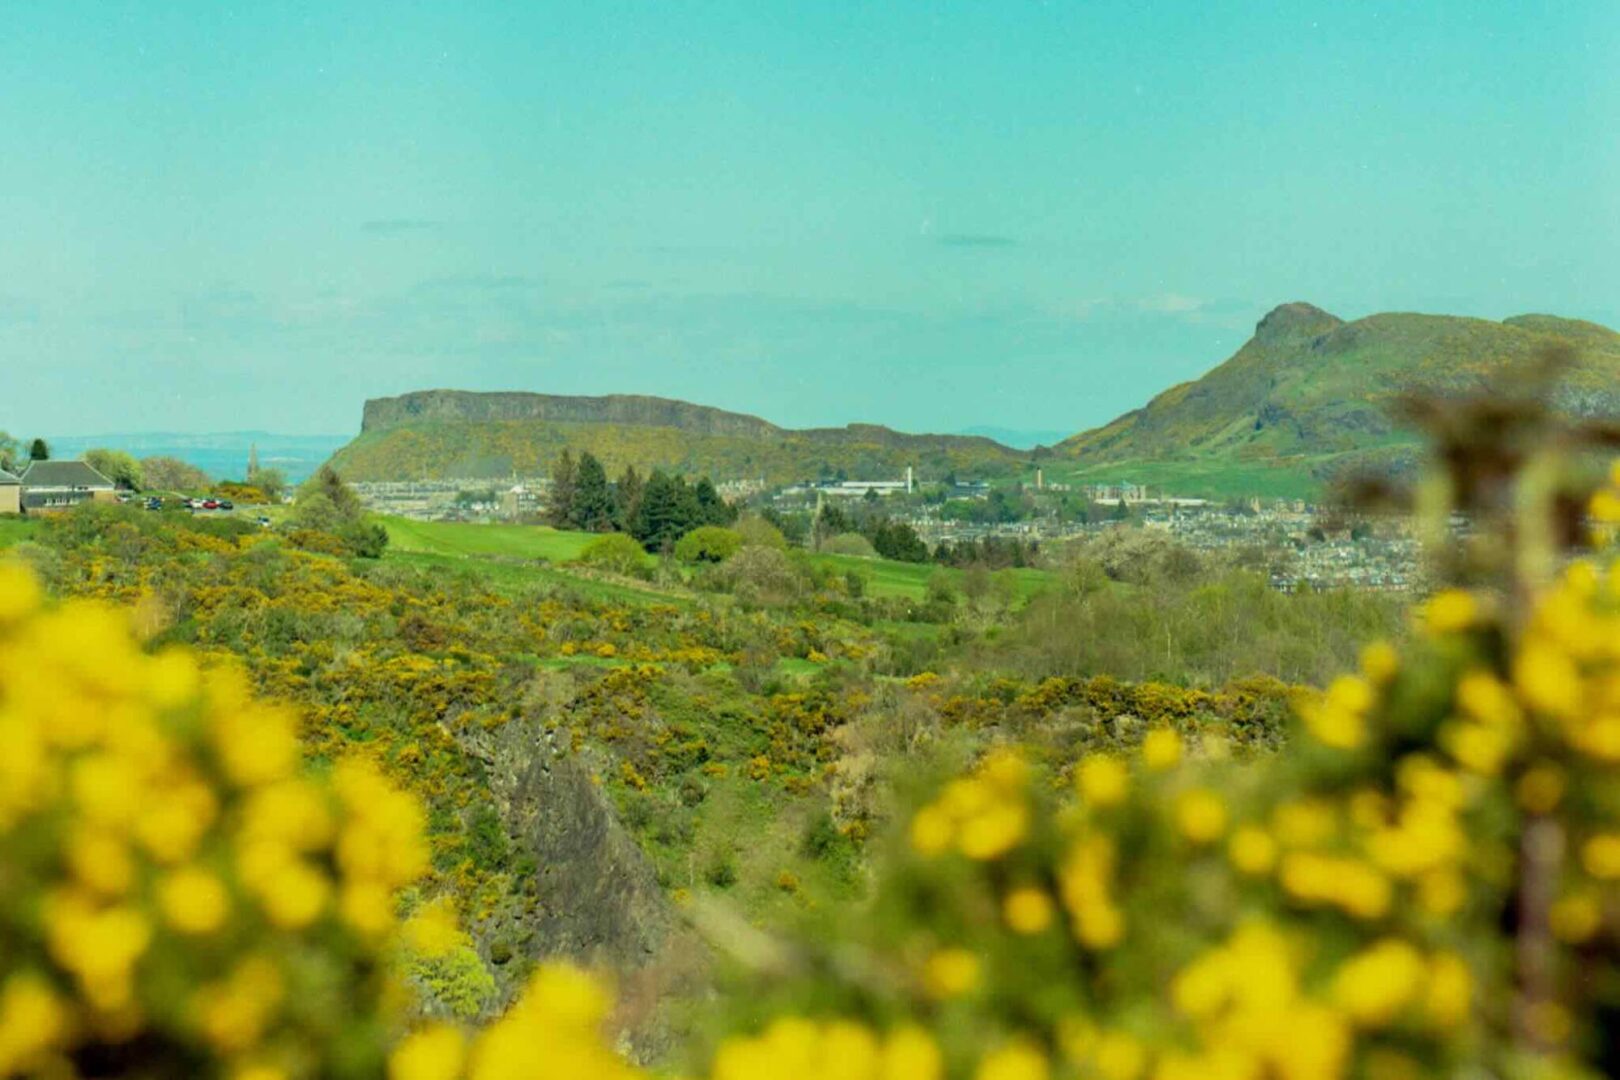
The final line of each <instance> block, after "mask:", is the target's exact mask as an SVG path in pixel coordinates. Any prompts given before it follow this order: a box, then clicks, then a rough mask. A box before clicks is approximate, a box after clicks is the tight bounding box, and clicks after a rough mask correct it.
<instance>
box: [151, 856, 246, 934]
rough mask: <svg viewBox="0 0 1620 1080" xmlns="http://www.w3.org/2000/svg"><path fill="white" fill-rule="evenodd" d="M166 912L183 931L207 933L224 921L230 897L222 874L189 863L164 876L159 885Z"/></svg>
mask: <svg viewBox="0 0 1620 1080" xmlns="http://www.w3.org/2000/svg"><path fill="white" fill-rule="evenodd" d="M158 897H159V900H160V902H161V903H162V905H163V914H164V916H165V918H167V919H168V921H169V925H171V926H173V927H174V928H175V929H176V930H179V931H180V932H181V933H183V934H208V933H212V932H213V931H215V930H218V929H219V928H220V927H221V926H222V925H224V922H225V917H226V915H227V914H228V913H229V910H230V898H229V897H228V896H227V895H226V892H225V886H224V885H223V884H221V883H220V880H219V878H217V877H215V876H214V875H213V874H210V873H208V872H207V871H206V870H199V869H197V868H195V867H186V868H183V869H180V870H176V871H175V872H174V873H172V874H170V875H169V876H168V877H167V878H165V879H164V880H163V882H162V884H161V885H160V886H159V888H158Z"/></svg>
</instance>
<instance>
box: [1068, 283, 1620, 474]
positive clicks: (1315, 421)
mask: <svg viewBox="0 0 1620 1080" xmlns="http://www.w3.org/2000/svg"><path fill="white" fill-rule="evenodd" d="M1557 344H1567V345H1570V346H1573V347H1574V348H1575V349H1576V350H1577V354H1578V357H1579V359H1578V362H1577V363H1576V364H1575V365H1574V367H1573V368H1572V369H1571V370H1570V371H1569V372H1568V373H1567V374H1566V376H1565V378H1564V380H1563V382H1562V384H1561V386H1560V388H1559V391H1558V394H1557V402H1558V404H1559V405H1560V407H1562V408H1564V409H1566V410H1567V411H1569V412H1571V413H1575V414H1578V415H1585V416H1595V415H1615V414H1620V378H1617V376H1620V334H1616V333H1615V332H1614V331H1612V330H1609V329H1607V328H1605V327H1602V326H1598V325H1596V324H1593V323H1587V322H1580V321H1577V320H1573V319H1561V318H1557V317H1555V316H1551V315H1521V316H1517V317H1515V318H1511V319H1507V320H1504V321H1503V322H1492V321H1490V320H1488V319H1471V318H1459V317H1455V316H1445V315H1414V314H1384V315H1371V316H1368V317H1367V318H1364V319H1358V320H1356V321H1355V322H1345V321H1343V320H1341V319H1339V318H1337V317H1335V316H1333V315H1330V314H1328V313H1327V312H1325V311H1323V310H1321V309H1320V308H1317V307H1314V306H1312V305H1310V304H1304V303H1293V304H1284V305H1282V306H1281V307H1279V308H1277V309H1275V310H1274V311H1272V312H1271V313H1270V314H1268V315H1267V316H1266V317H1265V318H1264V319H1262V320H1260V323H1259V325H1258V326H1257V327H1256V328H1255V333H1254V337H1252V338H1251V339H1250V340H1249V341H1248V343H1247V344H1245V345H1244V346H1243V347H1242V348H1241V349H1239V350H1238V351H1237V353H1236V354H1235V355H1233V356H1232V357H1231V358H1230V359H1229V360H1227V361H1226V362H1225V363H1223V364H1221V365H1220V366H1219V367H1217V368H1215V369H1214V370H1212V371H1210V372H1209V373H1208V374H1206V375H1205V376H1203V377H1202V378H1200V379H1198V380H1196V381H1194V382H1188V383H1182V384H1181V385H1179V386H1174V387H1171V388H1170V389H1169V390H1166V391H1165V392H1164V393H1162V394H1160V395H1159V396H1158V397H1156V398H1154V399H1153V400H1152V401H1150V402H1149V403H1148V404H1147V405H1146V406H1144V407H1143V408H1141V409H1137V410H1136V411H1134V412H1130V413H1126V414H1125V415H1124V416H1121V417H1120V418H1119V419H1117V420H1115V421H1113V422H1112V423H1110V424H1108V425H1106V426H1104V427H1101V428H1097V429H1094V430H1092V431H1087V432H1084V433H1082V434H1080V435H1076V436H1074V437H1073V438H1071V439H1067V440H1065V441H1064V442H1062V443H1061V444H1059V446H1058V447H1057V452H1058V454H1059V455H1066V456H1068V457H1070V458H1072V459H1073V461H1074V465H1073V466H1072V467H1071V468H1068V469H1065V468H1064V467H1063V466H1060V465H1056V464H1053V465H1050V466H1048V475H1049V476H1052V477H1053V478H1054V479H1060V478H1061V479H1072V480H1076V481H1081V482H1087V481H1098V482H1117V481H1131V482H1136V483H1148V484H1153V485H1162V486H1165V487H1168V488H1173V489H1176V491H1177V493H1179V494H1210V495H1248V494H1259V495H1308V494H1312V493H1315V492H1316V491H1318V490H1320V488H1321V486H1322V484H1323V483H1324V482H1325V481H1328V480H1330V479H1332V478H1333V477H1334V476H1335V475H1337V474H1340V473H1341V472H1343V471H1346V470H1352V469H1355V470H1359V469H1382V470H1396V471H1398V470H1401V469H1404V468H1406V467H1409V466H1410V464H1411V462H1412V461H1413V460H1414V459H1415V455H1416V452H1417V448H1418V445H1419V444H1418V439H1417V437H1416V436H1415V435H1414V434H1413V433H1411V432H1409V431H1405V430H1402V429H1401V428H1400V427H1399V426H1398V424H1397V423H1396V422H1395V421H1394V420H1392V419H1391V417H1390V415H1389V409H1388V407H1389V405H1390V404H1391V403H1392V401H1393V399H1394V398H1395V397H1396V396H1397V395H1398V394H1400V393H1402V392H1405V391H1410V390H1425V391H1432V392H1439V393H1457V392H1462V391H1467V390H1473V389H1477V388H1480V387H1482V386H1484V385H1487V383H1488V381H1489V380H1490V379H1491V378H1492V377H1493V376H1494V375H1496V374H1499V373H1500V372H1501V371H1502V370H1504V369H1505V368H1507V367H1509V366H1511V365H1513V364H1516V363H1522V362H1526V361H1530V360H1533V359H1534V358H1536V357H1537V356H1539V355H1540V354H1542V353H1543V351H1544V350H1545V349H1546V348H1547V347H1548V346H1549V345H1557Z"/></svg>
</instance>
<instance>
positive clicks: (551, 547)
mask: <svg viewBox="0 0 1620 1080" xmlns="http://www.w3.org/2000/svg"><path fill="white" fill-rule="evenodd" d="M377 520H378V521H380V522H381V523H382V524H383V527H384V528H386V529H387V530H388V551H389V555H390V557H409V558H410V559H412V560H413V561H416V562H418V563H419V564H422V565H427V564H430V563H431V564H434V565H440V564H442V565H454V564H456V563H458V562H459V563H460V564H461V565H462V566H463V567H467V568H474V567H475V568H476V571H477V572H478V573H479V574H480V575H481V576H484V577H486V578H488V579H490V580H492V581H495V582H497V583H499V584H505V585H521V584H525V583H531V582H534V581H538V580H548V579H549V580H554V581H565V582H567V583H570V584H573V585H576V586H577V587H579V588H581V589H582V590H584V591H586V592H591V593H598V594H600V595H603V596H613V597H615V598H619V599H641V600H645V599H647V597H648V596H649V595H659V594H657V593H656V592H655V591H654V590H652V589H650V588H648V589H638V588H636V587H635V586H632V585H618V584H613V583H607V582H601V581H596V580H593V579H590V578H584V577H581V576H578V575H575V574H570V573H568V572H567V570H565V569H561V568H556V569H553V568H549V567H544V566H539V565H536V564H535V563H533V562H528V563H523V562H518V561H516V560H538V559H544V560H547V561H548V562H552V563H566V562H569V561H572V560H574V559H576V558H578V557H579V554H580V552H581V551H583V550H585V547H586V545H587V544H589V543H590V542H591V541H592V540H594V539H596V535H595V534H594V533H585V532H567V531H563V530H560V529H551V528H546V527H544V526H539V525H481V524H476V523H473V522H463V521H412V520H409V519H406V518H397V517H382V518H378V519H377ZM651 558H652V556H648V559H649V561H650V560H651ZM811 559H812V560H813V561H814V562H816V563H817V564H819V565H822V566H828V567H831V568H833V569H834V570H837V571H838V572H840V573H847V572H849V571H854V572H855V573H857V574H859V575H860V576H861V577H863V578H865V579H866V589H867V592H868V593H869V594H870V595H872V596H897V597H903V598H905V599H908V600H921V599H923V597H924V596H925V595H926V594H927V591H928V580H929V579H930V578H931V577H933V576H934V575H935V574H944V575H946V577H947V578H948V579H949V580H950V581H951V583H952V585H953V586H957V587H959V586H960V584H961V579H962V573H961V571H959V570H952V569H949V568H945V567H940V566H935V565H934V564H932V563H905V562H894V561H891V560H889V559H863V558H860V557H858V556H854V555H812V556H811ZM1011 573H1012V578H1013V582H1014V583H1015V585H1016V588H1017V596H1018V599H1019V600H1020V601H1023V600H1027V599H1029V597H1031V596H1033V595H1035V594H1036V593H1037V592H1040V591H1041V590H1042V589H1044V588H1046V587H1047V586H1048V585H1050V584H1051V581H1052V576H1051V574H1049V573H1047V572H1046V571H1044V570H1013V571H1011Z"/></svg>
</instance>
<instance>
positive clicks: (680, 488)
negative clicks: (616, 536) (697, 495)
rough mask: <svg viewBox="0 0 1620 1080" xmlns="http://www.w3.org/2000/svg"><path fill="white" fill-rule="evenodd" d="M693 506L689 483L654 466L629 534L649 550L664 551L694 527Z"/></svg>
mask: <svg viewBox="0 0 1620 1080" xmlns="http://www.w3.org/2000/svg"><path fill="white" fill-rule="evenodd" d="M694 509H695V504H694V501H693V499H692V495H691V490H690V489H689V488H687V486H686V482H685V481H684V480H682V479H681V478H680V477H678V476H669V475H667V474H665V473H662V472H660V471H658V470H656V469H654V470H653V474H652V475H651V476H649V477H648V478H647V486H646V488H645V489H644V490H643V491H642V493H641V505H640V506H639V507H638V508H637V511H636V519H635V524H634V527H633V528H631V530H630V533H631V535H632V536H634V537H635V538H636V539H637V540H640V541H641V544H642V546H643V547H645V548H646V549H647V550H648V551H662V550H665V549H666V548H670V547H673V546H674V544H675V541H676V540H679V539H680V537H681V535H682V534H683V533H685V532H686V530H687V529H688V528H690V527H691V524H692V511H693V510H694Z"/></svg>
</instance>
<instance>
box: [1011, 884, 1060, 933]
mask: <svg viewBox="0 0 1620 1080" xmlns="http://www.w3.org/2000/svg"><path fill="white" fill-rule="evenodd" d="M1001 910H1002V917H1003V918H1005V919H1006V920H1007V925H1008V926H1009V927H1011V928H1012V929H1013V931H1014V932H1015V933H1019V934H1038V933H1040V932H1041V931H1042V930H1045V929H1046V928H1047V927H1048V926H1050V925H1052V898H1051V897H1050V896H1048V895H1047V894H1046V892H1045V890H1043V889H1039V888H1036V887H1035V886H1033V885H1026V886H1024V887H1022V888H1018V889H1014V890H1013V891H1012V892H1010V893H1008V894H1007V899H1006V900H1005V901H1004V902H1003V903H1002V909H1001Z"/></svg>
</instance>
